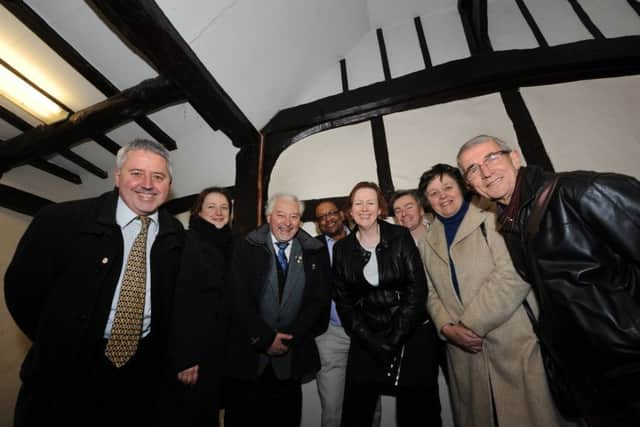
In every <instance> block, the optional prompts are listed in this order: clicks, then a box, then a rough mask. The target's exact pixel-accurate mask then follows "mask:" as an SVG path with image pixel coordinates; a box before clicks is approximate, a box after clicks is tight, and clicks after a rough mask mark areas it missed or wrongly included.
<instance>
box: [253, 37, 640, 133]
mask: <svg viewBox="0 0 640 427" xmlns="http://www.w3.org/2000/svg"><path fill="white" fill-rule="evenodd" d="M469 70H473V72H470V71H469ZM639 73H640V36H627V37H619V38H616V39H605V40H584V41H579V42H575V43H568V44H565V45H559V46H552V47H549V48H544V49H540V48H533V49H518V50H509V51H498V52H494V53H492V54H491V55H476V56H471V57H469V58H464V59H460V60H456V61H451V62H448V63H445V64H441V65H437V66H434V67H432V68H429V69H426V70H421V71H416V72H414V73H411V74H407V75H404V76H401V77H398V78H395V79H393V80H391V81H389V82H386V81H385V82H379V83H375V84H372V85H369V86H365V87H362V88H357V89H354V90H351V91H349V92H346V93H341V94H337V95H333V96H329V97H327V98H323V99H320V100H317V101H314V102H310V103H308V104H303V105H300V106H297V107H292V108H288V109H285V110H282V111H280V112H279V113H278V114H276V115H275V116H274V117H273V119H271V121H270V122H269V123H268V124H267V125H266V126H265V128H264V129H263V133H265V135H270V134H274V133H283V132H289V131H297V132H298V135H297V136H296V138H303V137H305V136H307V135H310V134H313V133H315V132H317V131H319V130H323V129H329V128H334V127H338V126H342V125H346V124H353V123H359V122H362V121H365V120H368V119H370V118H372V117H376V116H380V115H384V114H389V113H393V112H396V111H404V110H407V109H411V108H418V107H425V106H429V105H434V104H440V103H444V102H449V101H454V100H457V99H464V98H470V97H474V96H480V95H485V94H488V93H493V92H498V91H500V90H503V89H505V88H517V87H522V86H534V85H545V84H554V83H563V82H567V81H575V80H582V79H590V78H601V77H615V76H624V75H633V74H639ZM287 144H288V143H287Z"/></svg>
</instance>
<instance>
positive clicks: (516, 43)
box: [487, 0, 538, 50]
mask: <svg viewBox="0 0 640 427" xmlns="http://www.w3.org/2000/svg"><path fill="white" fill-rule="evenodd" d="M487 22H488V31H489V39H490V40H491V45H492V46H493V49H494V50H509V49H532V48H536V47H538V42H537V41H536V39H535V37H534V35H533V33H532V32H531V29H530V28H529V24H527V21H526V20H525V19H524V17H523V16H522V12H520V9H519V8H518V5H517V4H516V2H515V1H513V0H492V1H489V2H487Z"/></svg>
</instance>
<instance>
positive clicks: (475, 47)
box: [458, 0, 493, 55]
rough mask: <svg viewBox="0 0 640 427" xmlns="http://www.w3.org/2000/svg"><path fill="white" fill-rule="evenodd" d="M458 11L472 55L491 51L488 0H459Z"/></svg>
mask: <svg viewBox="0 0 640 427" xmlns="http://www.w3.org/2000/svg"><path fill="white" fill-rule="evenodd" d="M458 12H459V13H460V19H461V21H462V27H463V29H464V35H465V37H466V38H467V44H468V45H469V50H470V51H471V55H481V54H486V53H489V52H491V51H492V50H493V49H492V48H491V41H490V40H489V31H488V23H487V0H458Z"/></svg>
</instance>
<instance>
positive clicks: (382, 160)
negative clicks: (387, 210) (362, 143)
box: [371, 116, 395, 199]
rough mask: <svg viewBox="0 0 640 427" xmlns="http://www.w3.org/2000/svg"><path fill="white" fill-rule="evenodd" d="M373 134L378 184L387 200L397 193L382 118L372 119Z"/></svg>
mask: <svg viewBox="0 0 640 427" xmlns="http://www.w3.org/2000/svg"><path fill="white" fill-rule="evenodd" d="M371 134H372V137H373V151H374V153H375V156H376V169H377V171H378V184H379V185H380V189H381V190H382V193H384V195H385V196H386V197H387V199H388V198H389V197H390V196H391V195H392V194H393V192H394V191H395V189H394V186H393V178H392V177H391V163H390V162H389V148H388V146H387V135H386V133H385V130H384V120H383V118H382V117H380V116H379V117H374V118H373V119H371Z"/></svg>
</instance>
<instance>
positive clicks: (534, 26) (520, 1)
mask: <svg viewBox="0 0 640 427" xmlns="http://www.w3.org/2000/svg"><path fill="white" fill-rule="evenodd" d="M516 4H517V5H518V8H519V9H520V13H522V16H523V17H524V20H525V21H527V25H529V28H531V32H532V33H533V36H534V37H535V38H536V41H537V42H538V45H539V46H540V47H549V43H548V42H547V39H545V38H544V34H542V31H540V27H538V23H537V22H536V20H535V19H533V15H531V12H530V11H529V8H528V7H527V5H526V3H525V2H524V0H516Z"/></svg>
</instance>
